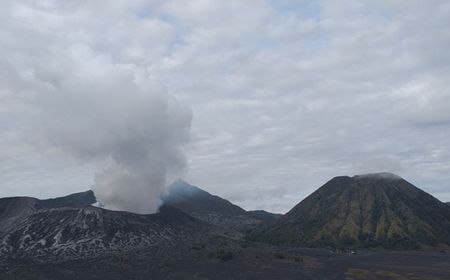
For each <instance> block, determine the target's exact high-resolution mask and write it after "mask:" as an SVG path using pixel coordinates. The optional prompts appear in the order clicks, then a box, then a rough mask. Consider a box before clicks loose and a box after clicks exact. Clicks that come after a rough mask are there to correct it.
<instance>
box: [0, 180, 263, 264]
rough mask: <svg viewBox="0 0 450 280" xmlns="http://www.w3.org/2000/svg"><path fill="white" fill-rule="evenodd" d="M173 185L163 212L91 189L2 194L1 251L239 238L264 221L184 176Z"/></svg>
mask: <svg viewBox="0 0 450 280" xmlns="http://www.w3.org/2000/svg"><path fill="white" fill-rule="evenodd" d="M169 189H170V193H169V194H168V195H167V196H166V197H165V198H164V203H163V206H162V207H161V208H160V211H159V213H157V214H152V215H139V214H133V213H129V212H121V211H110V210H106V209H102V208H97V207H94V206H91V204H93V203H95V202H96V198H95V195H94V193H93V192H92V191H86V192H81V193H76V194H71V195H68V196H65V197H59V198H53V199H44V200H39V199H36V198H31V197H10V198H2V199H0V257H8V258H18V259H26V258H34V259H40V260H41V261H44V262H45V261H56V260H69V259H80V258H86V257H96V256H102V255H107V254H113V253H114V252H124V251H130V250H136V249H142V248H150V247H167V246H174V245H176V244H179V243H185V244H190V243H192V244H193V243H199V242H200V243H205V242H206V241H205V240H207V239H209V238H211V237H214V238H217V237H220V238H227V239H230V238H231V239H239V238H241V237H242V236H243V235H244V233H243V231H245V230H247V229H249V228H254V227H255V226H256V225H259V224H261V223H263V222H264V219H263V218H261V219H258V218H255V217H253V216H252V215H251V214H248V212H247V211H245V210H244V209H242V208H240V207H238V206H236V205H234V204H232V203H230V202H229V201H227V200H225V199H222V198H220V197H218V196H214V195H211V194H209V193H207V192H205V191H203V190H201V189H199V188H197V187H194V186H191V185H189V184H187V183H185V182H183V181H177V182H175V183H174V184H173V185H172V186H171V187H170V188H169ZM265 215H266V216H270V215H271V214H270V213H265Z"/></svg>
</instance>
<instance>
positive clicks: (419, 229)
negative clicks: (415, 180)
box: [250, 173, 450, 249]
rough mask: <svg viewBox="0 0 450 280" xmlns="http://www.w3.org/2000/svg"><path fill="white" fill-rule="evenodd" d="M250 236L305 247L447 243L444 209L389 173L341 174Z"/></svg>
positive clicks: (449, 210) (448, 214)
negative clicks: (348, 175)
mask: <svg viewBox="0 0 450 280" xmlns="http://www.w3.org/2000/svg"><path fill="white" fill-rule="evenodd" d="M250 238H251V239H253V240H258V241H265V242H270V243H276V244H290V245H301V246H308V247H326V246H332V247H338V246H354V247H384V248H398V249H417V248H420V247H423V246H438V245H450V207H448V205H446V204H445V203H442V202H440V201H439V200H437V199H436V198H434V197H433V196H431V195H429V194H427V193H425V192H424V191H422V190H420V189H419V188H417V187H415V186H414V185H412V184H411V183H409V182H407V181H405V180H404V179H402V178H400V177H398V176H395V175H393V174H388V173H379V174H368V175H360V176H354V177H347V176H341V177H335V178H333V179H332V180H330V181H329V182H327V183H326V184H325V185H323V186H322V187H320V188H319V189H318V190H317V191H315V192H314V193H313V194H311V195H310V196H308V197H307V198H305V199H304V200H303V201H302V202H300V203H299V204H298V205H296V206H295V207H294V208H293V209H292V210H290V211H289V212H288V213H287V214H285V215H284V216H283V217H282V218H281V219H279V220H278V221H277V222H276V223H275V224H273V225H270V226H267V227H262V228H260V229H258V230H255V231H254V232H252V234H251V235H250Z"/></svg>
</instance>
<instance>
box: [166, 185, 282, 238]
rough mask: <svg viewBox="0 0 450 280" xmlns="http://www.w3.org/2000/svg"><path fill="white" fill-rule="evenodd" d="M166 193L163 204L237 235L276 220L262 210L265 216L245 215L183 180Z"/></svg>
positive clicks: (236, 208) (261, 214)
mask: <svg viewBox="0 0 450 280" xmlns="http://www.w3.org/2000/svg"><path fill="white" fill-rule="evenodd" d="M168 190H169V193H168V194H167V195H166V196H165V197H163V205H168V206H172V207H175V208H177V209H179V210H181V211H184V212H186V213H188V214H189V215H191V216H193V217H195V218H197V219H200V220H202V221H205V222H208V223H210V224H213V225H216V226H219V227H222V228H224V229H229V230H231V231H235V233H234V234H235V235H236V236H241V235H242V234H241V233H240V232H245V231H247V230H249V229H252V228H254V227H256V226H257V225H259V224H261V223H264V222H266V221H267V220H270V219H271V218H274V217H275V216H273V217H272V215H273V214H271V213H268V212H265V211H264V213H266V214H264V213H262V212H258V213H254V211H250V212H247V211H246V210H244V209H242V208H241V207H239V206H237V205H235V204H233V203H231V202H230V201H228V200H226V199H223V198H221V197H219V196H216V195H212V194H210V193H208V192H206V191H204V190H202V189H200V188H198V187H196V186H193V185H190V184H188V183H186V182H185V181H182V180H178V181H176V182H174V183H173V184H172V185H170V186H169V187H168ZM229 233H230V234H233V233H232V232H229Z"/></svg>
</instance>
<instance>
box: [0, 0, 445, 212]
mask: <svg viewBox="0 0 450 280" xmlns="http://www.w3.org/2000/svg"><path fill="white" fill-rule="evenodd" d="M449 26H450V2H449V1H446V0H442V1H440V0H426V1H425V0H422V1H415V0H408V1H406V0H373V1H372V0H367V1H328V0H323V1H303V0H297V1H294V0H292V1H290V0H273V1H269V0H268V1H258V0H254V1H253V0H248V1H242V0H239V1H233V0H227V1H221V0H192V1H184V0H164V1H152V0H149V1H143V0H142V1H128V0H123V1H79V0H73V1H70V0H66V1H51V0H48V1H31V0H30V1H7V0H6V1H2V8H1V9H0V38H1V39H0V196H12V195H28V196H36V197H51V196H58V195H64V194H68V193H71V192H75V191H81V190H86V189H89V188H91V187H92V186H93V184H94V174H95V172H96V168H95V167H94V164H93V162H92V161H86V160H83V158H80V157H71V156H68V155H67V153H64V152H62V151H61V150H60V149H58V148H54V147H53V148H51V147H50V148H49V147H48V146H46V145H42V143H41V142H42V139H41V138H39V137H38V136H36V135H35V133H33V132H32V131H33V130H32V129H31V128H33V126H35V125H36V124H34V123H33V121H32V120H33V118H34V116H35V113H36V107H35V102H36V100H39V99H40V98H41V97H40V95H41V94H42V92H47V91H50V90H55V89H58V88H63V89H64V90H66V91H70V92H77V91H80V92H82V91H83V90H85V89H87V88H89V85H91V84H92V83H96V82H97V81H98V80H101V82H102V84H108V82H109V81H111V83H112V84H113V86H111V87H112V88H113V87H114V88H117V86H116V85H118V84H119V82H117V81H121V79H122V78H123V79H125V78H124V77H128V76H131V77H134V78H133V79H136V77H144V78H142V79H149V80H152V81H153V83H157V84H158V87H161V88H163V90H164V91H166V92H168V93H169V94H170V95H173V96H175V97H176V98H177V99H178V101H179V103H180V104H182V105H183V106H186V107H188V108H190V110H191V111H192V123H191V136H190V138H191V139H190V143H189V144H188V145H187V146H185V151H186V158H187V162H188V167H187V169H186V172H185V174H184V175H183V178H185V179H186V180H187V181H188V182H190V183H192V184H195V185H198V186H200V187H202V188H203V189H205V190H208V191H210V192H212V193H215V194H218V195H220V196H223V197H225V198H227V199H230V200H231V201H232V202H234V203H236V204H238V205H240V206H243V207H244V208H246V209H266V210H270V211H275V212H285V211H286V210H288V209H290V208H291V207H292V206H294V205H295V204H296V203H298V202H299V201H300V200H301V199H303V198H304V197H305V196H306V195H308V194H310V193H311V192H312V191H314V190H315V189H316V188H318V187H319V186H321V185H322V184H323V183H325V182H326V181H327V180H329V179H330V178H332V177H334V176H337V175H355V174H361V173H370V172H378V171H388V172H392V173H396V174H398V175H400V176H402V177H403V178H405V179H407V180H408V181H410V182H412V183H414V184H415V185H416V186H418V187H420V188H422V189H424V190H425V191H427V192H430V193H431V194H432V195H434V196H435V197H437V198H439V199H440V200H443V201H450V90H449V89H450V51H449V50H450V28H449ZM111 73H112V74H111ZM110 74H111V75H110ZM72 77H76V79H73V80H72ZM69 78H70V80H71V81H75V82H76V83H67V80H68V79H69ZM62 85H63V86H62ZM71 85H73V87H71ZM119 87H120V85H119ZM112 90H115V89H112ZM127 90H128V88H126V90H124V91H123V93H122V94H123V96H125V97H124V100H126V98H127V97H126V95H127V94H129V93H127ZM159 90H161V89H159ZM88 91H89V90H88ZM80 94H82V93H80ZM92 94H95V90H93V91H92ZM77 108H78V107H77ZM78 109H79V108H78ZM74 110H75V109H74ZM130 110H131V111H133V109H130ZM53 117H54V118H55V119H58V116H57V114H54V115H53ZM80 133H81V132H80ZM83 133H86V134H89V131H83ZM44 147H45V148H44Z"/></svg>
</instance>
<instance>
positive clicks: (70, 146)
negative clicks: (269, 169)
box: [4, 46, 192, 213]
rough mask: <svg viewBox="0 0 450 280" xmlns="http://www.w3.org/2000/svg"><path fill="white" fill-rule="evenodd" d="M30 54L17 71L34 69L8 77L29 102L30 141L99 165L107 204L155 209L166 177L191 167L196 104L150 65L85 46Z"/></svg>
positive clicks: (99, 190) (99, 188) (100, 192)
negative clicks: (188, 149) (177, 94)
mask: <svg viewBox="0 0 450 280" xmlns="http://www.w3.org/2000/svg"><path fill="white" fill-rule="evenodd" d="M31 60H32V61H33V64H32V65H31V66H29V65H28V67H29V68H27V69H24V68H21V67H20V65H19V66H15V68H13V72H12V73H13V74H19V73H20V72H24V71H26V70H30V71H32V74H30V76H29V77H26V78H27V79H28V80H25V79H21V80H18V81H17V84H16V83H15V82H14V81H9V84H6V86H7V87H8V89H11V90H14V91H15V92H16V93H17V94H16V95H17V96H18V98H19V99H20V100H21V101H22V102H25V101H26V102H25V103H26V104H27V105H28V107H29V110H28V112H30V113H29V116H31V118H30V117H26V118H25V119H26V120H24V123H27V124H28V130H26V133H24V135H26V137H27V138H29V139H28V141H29V142H33V145H35V146H38V147H40V148H44V149H46V148H49V147H50V148H52V149H54V148H57V149H59V150H61V151H63V152H64V153H65V154H68V155H70V156H71V157H75V158H78V159H81V160H82V161H84V162H87V163H89V164H90V165H93V166H98V170H97V172H96V175H95V183H94V186H93V190H94V192H95V195H96V197H97V198H98V199H99V200H100V201H102V202H103V203H105V204H106V206H107V207H108V208H110V209H115V210H125V211H131V212H136V213H153V212H155V211H157V209H158V207H159V204H160V197H161V195H162V193H163V192H164V188H165V186H166V181H167V179H169V178H173V177H175V176H177V174H178V173H179V172H182V171H183V170H184V168H185V166H186V160H185V157H184V153H183V148H184V145H185V144H186V143H187V142H188V141H189V132H190V124H191V118H192V116H191V111H190V110H189V109H188V108H186V107H184V106H182V105H181V104H179V103H178V102H177V100H176V99H175V98H174V97H173V96H171V95H169V94H168V93H167V91H166V89H165V88H164V87H163V86H161V84H160V83H159V82H157V81H155V80H153V79H152V78H151V77H149V75H148V74H147V72H146V71H145V68H143V67H139V66H136V65H133V64H120V63H115V62H114V61H112V59H111V58H110V57H109V56H106V55H101V54H100V55H99V54H97V53H95V52H94V51H92V50H91V49H90V48H88V47H85V46H84V47H83V46H81V47H80V46H75V47H70V48H67V49H61V48H58V49H55V50H52V51H51V52H48V51H45V52H43V55H42V56H40V57H33V58H32V59H31ZM4 86H5V84H4ZM19 86H20V87H22V88H19ZM20 96H22V97H23V96H25V98H21V97H20ZM24 100H25V101H24ZM30 124H31V125H30Z"/></svg>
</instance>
